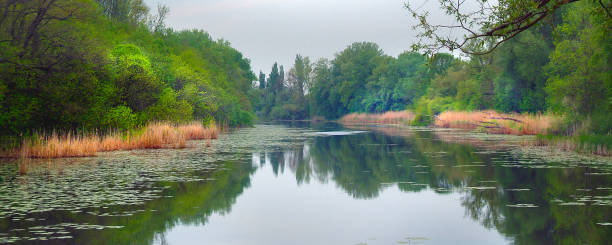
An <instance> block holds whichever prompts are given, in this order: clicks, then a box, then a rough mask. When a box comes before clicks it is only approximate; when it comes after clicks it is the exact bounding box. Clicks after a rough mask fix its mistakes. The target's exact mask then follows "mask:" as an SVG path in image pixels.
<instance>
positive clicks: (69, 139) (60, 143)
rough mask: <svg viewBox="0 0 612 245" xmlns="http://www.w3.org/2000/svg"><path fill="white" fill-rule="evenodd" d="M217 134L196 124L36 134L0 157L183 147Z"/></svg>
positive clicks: (215, 128)
mask: <svg viewBox="0 0 612 245" xmlns="http://www.w3.org/2000/svg"><path fill="white" fill-rule="evenodd" d="M218 134H219V129H218V127H217V126H215V125H213V126H208V127H204V126H203V125H202V124H201V123H199V122H193V123H189V124H185V125H173V124H170V123H162V122H157V123H151V124H149V125H147V126H146V127H144V128H141V129H137V130H131V131H128V132H125V133H123V132H119V131H110V132H107V133H105V134H99V133H96V132H94V133H80V134H78V133H73V132H68V133H65V134H61V133H57V132H52V133H48V134H46V133H39V134H36V135H35V136H34V137H29V138H27V139H25V140H24V141H23V143H22V144H21V146H20V147H19V148H16V149H12V150H8V151H4V153H2V154H1V155H2V156H5V157H19V158H61V157H89V156H95V155H96V154H97V153H98V152H106V151H118V150H133V149H160V148H185V147H187V141H188V140H203V139H209V140H210V139H216V138H217V136H218ZM208 144H210V143H208Z"/></svg>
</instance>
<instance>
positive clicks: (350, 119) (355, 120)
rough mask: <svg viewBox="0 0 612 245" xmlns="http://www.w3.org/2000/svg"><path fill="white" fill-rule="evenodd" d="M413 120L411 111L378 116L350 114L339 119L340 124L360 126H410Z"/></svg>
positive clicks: (392, 112)
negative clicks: (375, 124)
mask: <svg viewBox="0 0 612 245" xmlns="http://www.w3.org/2000/svg"><path fill="white" fill-rule="evenodd" d="M413 119H414V113H412V112H411V111H408V110H405V111H388V112H385V113H380V114H368V113H351V114H348V115H346V116H343V117H342V118H340V120H338V121H340V122H341V123H347V124H362V123H387V124H401V123H404V124H410V122H411V121H412V120H413Z"/></svg>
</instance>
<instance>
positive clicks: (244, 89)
mask: <svg viewBox="0 0 612 245" xmlns="http://www.w3.org/2000/svg"><path fill="white" fill-rule="evenodd" d="M2 6H3V7H6V8H3V10H2V12H0V13H2V14H3V15H2V16H3V17H2V18H1V19H0V35H1V36H2V37H3V38H2V42H0V57H1V58H0V74H2V76H0V98H1V100H0V112H1V113H0V134H2V135H7V134H18V133H23V132H27V131H29V130H33V129H36V130H38V129H68V128H76V127H82V128H86V129H87V128H90V129H91V128H104V127H113V128H121V129H125V128H128V127H134V126H137V125H139V124H143V123H146V122H147V121H148V120H170V121H187V120H191V119H203V120H207V121H209V120H214V121H217V122H219V123H227V124H230V125H235V126H238V125H244V124H250V123H252V122H253V119H254V117H253V114H252V113H249V111H252V110H253V109H254V108H253V107H252V103H253V101H254V100H253V99H251V98H250V97H249V96H247V94H249V93H250V91H251V90H253V88H251V82H252V81H253V80H255V79H256V77H255V75H254V74H253V73H252V72H251V69H250V64H249V63H250V61H249V60H248V59H245V58H244V57H243V56H242V54H240V53H239V52H238V51H236V50H235V49H233V48H232V47H230V45H229V43H228V42H227V41H224V40H218V41H215V40H213V39H212V38H211V37H210V36H209V35H208V34H207V33H205V32H203V31H199V30H194V31H178V32H177V31H174V30H172V29H168V28H163V18H164V16H163V15H164V14H165V12H167V8H164V7H163V6H162V7H161V8H158V11H160V12H158V13H157V15H155V16H153V15H150V14H149V12H148V7H147V6H146V5H145V4H144V3H143V1H142V0H117V1H115V0H113V1H107V0H96V1H92V0H57V1H9V2H5V3H2ZM164 9H165V10H164ZM4 10H7V11H4ZM9 10H10V11H9ZM164 11H165V12H164ZM37 15H40V16H41V17H42V18H46V19H45V21H42V22H40V23H39V22H36V21H35V20H36V18H35V17H36V16H37ZM26 27H28V28H26ZM5 37H6V38H5ZM135 115H136V117H137V119H134V117H135ZM135 120H136V121H135Z"/></svg>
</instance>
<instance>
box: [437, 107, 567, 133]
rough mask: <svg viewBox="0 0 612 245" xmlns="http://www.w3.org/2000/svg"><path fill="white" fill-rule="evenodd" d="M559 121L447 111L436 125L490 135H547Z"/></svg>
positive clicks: (490, 113)
mask: <svg viewBox="0 0 612 245" xmlns="http://www.w3.org/2000/svg"><path fill="white" fill-rule="evenodd" d="M556 120H558V119H557V118H555V117H553V116H549V115H541V114H536V115H530V114H504V113H498V112H496V111H492V110H487V111H473V112H464V111H445V112H442V113H441V114H440V115H438V116H437V117H436V120H435V122H434V125H435V126H437V127H443V128H463V129H477V128H482V129H485V130H486V131H487V132H489V133H495V134H514V135H537V134H545V133H547V132H548V130H549V129H550V128H551V127H552V126H553V124H554V123H555V122H556Z"/></svg>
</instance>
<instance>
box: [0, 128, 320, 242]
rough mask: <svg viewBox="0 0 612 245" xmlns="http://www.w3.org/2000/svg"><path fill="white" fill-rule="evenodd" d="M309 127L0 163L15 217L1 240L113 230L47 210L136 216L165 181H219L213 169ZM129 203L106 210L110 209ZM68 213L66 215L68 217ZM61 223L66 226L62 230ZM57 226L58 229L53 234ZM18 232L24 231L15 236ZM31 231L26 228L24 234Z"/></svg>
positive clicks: (1, 214) (5, 207)
mask: <svg viewBox="0 0 612 245" xmlns="http://www.w3.org/2000/svg"><path fill="white" fill-rule="evenodd" d="M308 132H309V130H303V129H300V130H298V129H288V128H284V127H280V126H258V128H257V129H250V128H246V129H242V130H239V131H236V132H233V133H229V134H223V135H219V139H218V140H217V142H216V143H215V144H214V145H213V146H211V147H206V141H204V140H198V141H193V143H194V147H192V148H184V149H149V150H133V151H129V152H128V151H117V152H105V153H99V154H98V157H93V158H62V159H30V160H29V163H28V174H27V175H20V174H19V171H18V167H17V166H16V165H17V164H16V163H14V162H9V163H3V164H0V177H1V178H2V179H3V181H2V182H0V220H2V219H4V220H6V221H7V222H15V223H13V224H19V225H18V226H14V227H13V228H14V229H13V230H12V231H10V232H9V233H7V234H0V243H5V242H6V243H8V242H18V241H23V240H28V241H35V240H36V241H38V240H39V239H41V240H42V239H46V240H51V239H68V238H71V237H69V236H70V233H62V232H70V231H69V230H83V229H86V230H87V229H94V230H97V229H110V228H121V227H117V226H99V225H97V224H71V223H62V224H57V225H54V226H53V225H52V226H38V225H39V224H46V223H48V222H49V221H48V220H46V219H45V217H46V214H48V213H50V212H55V213H57V214H58V215H62V216H68V215H75V216H84V215H91V216H95V217H101V218H104V217H129V216H133V215H135V214H137V213H141V212H154V211H153V210H145V209H142V205H143V204H145V203H147V202H148V201H151V200H155V199H159V198H168V197H172V196H173V195H169V194H171V193H167V192H166V190H167V189H168V186H165V185H160V184H159V183H165V182H170V183H173V182H201V181H216V180H215V179H213V178H208V177H207V175H208V173H211V172H212V171H224V170H226V168H225V167H224V164H227V162H228V161H230V162H234V161H241V162H249V163H250V160H251V157H252V153H253V152H265V151H278V150H279V149H284V148H287V147H293V146H297V145H300V146H301V145H303V144H304V141H306V140H308V139H311V138H312V136H308V135H307V133H308ZM114 206H121V207H125V208H124V209H125V210H122V211H110V210H109V211H105V210H106V208H107V207H114ZM63 212H65V214H63ZM60 228H61V229H60ZM51 231H53V232H54V233H53V234H47V232H51ZM16 232H17V233H16ZM24 232H25V233H24Z"/></svg>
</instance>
